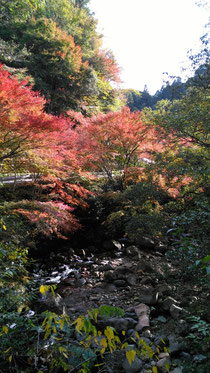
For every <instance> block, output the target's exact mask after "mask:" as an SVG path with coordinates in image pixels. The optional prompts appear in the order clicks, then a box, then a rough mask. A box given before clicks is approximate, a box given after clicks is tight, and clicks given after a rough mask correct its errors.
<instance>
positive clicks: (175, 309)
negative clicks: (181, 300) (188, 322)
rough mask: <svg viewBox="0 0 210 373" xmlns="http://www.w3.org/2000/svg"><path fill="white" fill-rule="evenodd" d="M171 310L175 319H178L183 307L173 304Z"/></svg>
mask: <svg viewBox="0 0 210 373" xmlns="http://www.w3.org/2000/svg"><path fill="white" fill-rule="evenodd" d="M169 311H170V314H171V316H172V317H173V319H178V318H179V316H180V314H181V312H182V311H183V308H181V307H178V306H176V305H175V304H172V305H171V307H170V310H169Z"/></svg>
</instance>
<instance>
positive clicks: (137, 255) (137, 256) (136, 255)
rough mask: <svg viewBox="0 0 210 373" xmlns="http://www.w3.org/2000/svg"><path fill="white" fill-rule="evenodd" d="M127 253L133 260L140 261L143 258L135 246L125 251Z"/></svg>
mask: <svg viewBox="0 0 210 373" xmlns="http://www.w3.org/2000/svg"><path fill="white" fill-rule="evenodd" d="M125 252H126V255H127V256H128V257H129V258H131V259H140V257H141V254H140V251H139V249H138V247H137V246H135V245H132V246H128V247H127V248H126V249H125Z"/></svg>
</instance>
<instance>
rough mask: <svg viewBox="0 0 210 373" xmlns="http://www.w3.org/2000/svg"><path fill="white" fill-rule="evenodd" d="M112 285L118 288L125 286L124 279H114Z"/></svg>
mask: <svg viewBox="0 0 210 373" xmlns="http://www.w3.org/2000/svg"><path fill="white" fill-rule="evenodd" d="M114 285H115V286H116V287H118V288H121V287H125V286H126V285H127V283H126V281H125V280H115V281H114Z"/></svg>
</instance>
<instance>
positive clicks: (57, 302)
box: [34, 240, 210, 373]
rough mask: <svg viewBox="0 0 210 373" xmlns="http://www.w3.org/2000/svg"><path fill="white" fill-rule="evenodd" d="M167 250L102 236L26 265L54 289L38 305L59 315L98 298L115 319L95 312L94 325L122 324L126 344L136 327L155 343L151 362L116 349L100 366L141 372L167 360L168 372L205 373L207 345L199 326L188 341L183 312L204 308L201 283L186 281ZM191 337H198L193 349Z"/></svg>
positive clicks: (96, 303) (95, 303) (82, 309)
mask: <svg viewBox="0 0 210 373" xmlns="http://www.w3.org/2000/svg"><path fill="white" fill-rule="evenodd" d="M172 254H173V248H171V247H168V246H167V245H166V244H164V243H159V244H158V245H155V244H154V243H153V242H152V241H148V242H147V241H144V242H143V243H142V245H141V246H136V245H132V244H131V243H129V242H127V241H123V240H119V241H115V240H107V241H104V242H102V243H101V247H95V246H90V247H88V248H85V247H84V249H80V250H75V249H74V248H71V247H68V245H66V247H65V248H63V249H62V251H60V250H59V249H58V250H57V251H56V252H51V253H50V255H49V257H48V259H47V260H45V259H43V261H42V262H39V263H38V264H37V265H36V266H35V268H34V278H35V279H36V280H37V281H39V282H40V283H44V284H56V287H57V288H56V297H53V295H52V294H51V293H49V294H47V295H46V296H43V297H42V299H40V306H41V307H43V308H44V309H48V310H51V311H55V312H57V313H60V314H61V313H62V312H63V310H64V309H65V312H66V313H67V314H69V315H70V316H71V318H73V319H74V318H76V317H78V316H79V315H85V314H86V313H87V310H91V309H92V308H98V307H100V306H101V305H104V304H106V305H111V306H116V307H121V308H122V309H123V310H124V311H125V314H124V316H123V317H111V318H109V319H108V320H104V319H103V318H102V319H101V320H99V321H98V323H99V324H98V327H99V328H100V329H102V330H103V328H105V327H106V326H107V325H110V326H112V327H114V328H115V329H116V331H117V332H118V333H121V332H122V330H124V331H125V332H126V337H127V338H128V340H129V339H130V343H131V344H132V343H134V342H132V341H133V339H131V338H132V337H133V338H134V337H135V333H136V331H137V332H138V333H139V335H140V336H141V337H142V338H143V340H144V341H145V342H146V343H147V344H148V345H149V346H151V348H152V349H154V348H157V346H158V354H156V355H158V356H157V358H156V360H155V361H154V360H151V361H148V360H147V359H140V358H139V357H136V358H135V360H134V362H133V363H132V365H131V366H130V365H129V364H128V363H127V360H126V359H125V356H124V353H123V352H120V351H118V352H115V354H113V356H111V355H110V356H109V358H107V362H106V370H103V372H105V371H106V372H109V373H116V372H118V371H120V372H126V373H129V372H131V373H134V372H137V373H138V372H142V373H144V372H145V373H146V372H148V371H149V370H152V367H153V366H154V364H156V366H157V367H158V371H160V372H166V371H167V366H168V365H169V366H170V372H173V373H182V372H186V373H190V372H203V373H205V372H207V371H209V370H210V365H208V359H209V357H210V356H209V351H208V347H209V345H208V343H207V342H206V341H205V342H204V339H205V335H204V334H205V333H204V334H203V335H202V332H201V333H197V334H194V340H193V330H192V329H191V328H192V326H193V325H194V324H192V323H191V322H190V321H189V320H190V319H189V317H190V316H191V315H192V313H191V311H192V310H193V309H195V310H196V309H197V308H198V307H201V306H202V305H203V306H204V308H205V307H206V306H207V303H208V296H209V293H208V290H209V289H208V286H207V285H206V284H203V285H199V286H198V285H196V283H195V284H194V283H193V282H192V280H191V279H189V281H187V279H186V276H184V274H183V269H182V267H180V263H179V261H178V260H177V258H176V260H175V259H173V255H172ZM205 318H206V319H208V312H207V311H206V313H205ZM206 321H209V320H206ZM194 331H195V329H194ZM190 336H191V337H190ZM207 337H208V336H207ZM190 338H191V340H190ZM202 338H203V341H202ZM163 341H164V342H163ZM194 342H197V343H199V342H200V345H199V347H198V348H197V349H196V347H195V346H196V343H194Z"/></svg>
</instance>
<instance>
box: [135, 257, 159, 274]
mask: <svg viewBox="0 0 210 373" xmlns="http://www.w3.org/2000/svg"><path fill="white" fill-rule="evenodd" d="M141 271H142V272H148V273H152V272H154V271H155V269H154V268H153V266H152V264H151V263H149V262H148V261H146V260H143V259H140V262H139V263H138V265H137V272H141Z"/></svg>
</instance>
